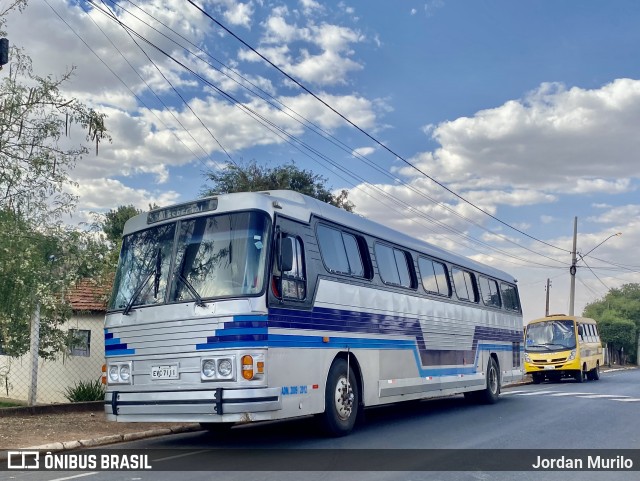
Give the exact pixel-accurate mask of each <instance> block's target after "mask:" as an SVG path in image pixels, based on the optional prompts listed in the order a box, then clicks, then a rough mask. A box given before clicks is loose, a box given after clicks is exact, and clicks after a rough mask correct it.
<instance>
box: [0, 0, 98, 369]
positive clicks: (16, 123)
mask: <svg viewBox="0 0 640 481" xmlns="http://www.w3.org/2000/svg"><path fill="white" fill-rule="evenodd" d="M25 5H26V2H25V1H20V0H18V1H14V2H12V3H10V4H9V5H8V7H7V8H6V9H4V10H1V11H0V30H1V28H2V26H3V25H4V23H5V21H6V19H5V18H4V16H5V15H6V13H7V12H8V11H10V10H16V9H17V10H21V9H22V8H23V7H24V6H25ZM7 70H8V72H7ZM5 72H7V74H6V75H5ZM72 73H73V68H72V69H70V70H68V71H66V72H65V73H64V74H63V75H62V76H61V77H60V78H54V77H52V76H48V77H40V76H38V75H35V74H34V73H33V71H32V68H31V60H30V59H29V57H28V56H27V55H25V54H24V52H22V51H21V50H19V49H17V48H12V49H11V53H10V63H9V65H7V66H5V67H4V69H3V79H2V82H1V83H0V342H1V343H2V346H1V347H2V351H3V353H4V354H8V355H10V356H13V357H17V356H20V355H22V354H24V353H26V352H27V351H28V349H29V335H30V327H29V326H30V322H31V318H32V316H33V313H34V312H35V310H36V306H39V308H40V348H39V354H40V356H41V357H43V358H45V359H47V358H52V357H55V356H56V355H57V353H58V352H59V351H61V350H62V349H64V348H65V346H66V344H67V339H66V333H65V332H64V331H63V330H62V329H61V326H62V324H63V323H64V322H65V321H66V320H67V319H68V317H69V315H70V312H71V310H70V306H69V304H68V302H67V300H66V298H65V293H66V292H68V290H69V289H70V288H71V287H72V286H73V285H74V283H75V282H76V281H77V280H78V279H80V278H82V277H86V276H92V275H93V273H95V272H96V271H97V270H99V269H101V264H102V263H103V261H104V256H103V253H104V243H103V242H101V240H100V238H98V237H96V236H95V235H94V234H93V233H91V232H83V231H76V230H73V229H70V228H67V227H65V226H64V225H63V224H62V222H61V220H60V218H61V215H62V214H63V213H66V212H71V211H72V210H73V208H74V207H75V202H76V199H75V197H74V196H73V195H71V194H70V193H69V190H68V187H69V186H70V185H72V184H73V181H72V179H71V178H70V175H69V172H70V170H71V169H72V168H73V167H74V166H75V165H76V163H77V162H79V161H81V159H82V156H83V155H84V154H86V153H87V152H88V147H87V146H86V143H87V142H91V143H96V145H97V143H99V142H100V141H102V140H105V139H106V140H110V137H109V135H108V134H107V131H106V128H105V116H104V115H103V114H100V113H98V112H96V111H95V110H93V109H91V108H90V107H88V106H86V105H84V104H83V103H81V102H80V101H78V100H76V99H68V98H66V97H65V96H64V95H63V93H62V87H63V85H64V84H65V83H66V82H68V80H69V79H70V78H71V75H72ZM72 125H76V126H78V125H79V126H80V128H81V129H82V130H84V131H85V132H86V135H85V136H84V138H83V139H82V140H81V142H80V144H79V145H72V141H71V139H70V129H71V127H72Z"/></svg>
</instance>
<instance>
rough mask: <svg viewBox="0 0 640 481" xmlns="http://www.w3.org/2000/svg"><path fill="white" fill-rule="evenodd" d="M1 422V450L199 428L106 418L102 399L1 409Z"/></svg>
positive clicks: (54, 447) (72, 445) (89, 443)
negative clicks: (126, 421) (118, 420)
mask: <svg viewBox="0 0 640 481" xmlns="http://www.w3.org/2000/svg"><path fill="white" fill-rule="evenodd" d="M0 425H1V426H2V428H1V429H0V451H2V450H7V449H12V450H13V449H33V450H44V451H62V450H69V449H78V448H82V447H95V446H102V445H105V444H113V443H119V442H123V441H134V440H137V439H144V438H149V437H154V436H163V435H167V434H175V433H181V432H189V431H198V430H201V429H202V428H201V427H200V425H199V424H197V423H196V424H194V423H116V422H112V421H107V419H106V416H105V413H104V403H103V402H101V401H100V402H95V403H69V404H51V405H42V406H32V407H18V408H3V409H0ZM0 458H2V453H1V452H0Z"/></svg>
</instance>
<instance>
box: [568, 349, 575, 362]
mask: <svg viewBox="0 0 640 481" xmlns="http://www.w3.org/2000/svg"><path fill="white" fill-rule="evenodd" d="M575 358H576V350H575V349H573V350H572V351H571V354H569V361H573V360H574V359H575Z"/></svg>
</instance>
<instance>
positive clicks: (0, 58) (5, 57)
mask: <svg viewBox="0 0 640 481" xmlns="http://www.w3.org/2000/svg"><path fill="white" fill-rule="evenodd" d="M6 63H9V39H8V38H0V68H2V66H3V65H4V64H6Z"/></svg>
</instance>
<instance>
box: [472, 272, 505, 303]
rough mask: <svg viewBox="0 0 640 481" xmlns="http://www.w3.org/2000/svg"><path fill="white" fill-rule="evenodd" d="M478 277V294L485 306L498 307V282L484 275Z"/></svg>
mask: <svg viewBox="0 0 640 481" xmlns="http://www.w3.org/2000/svg"><path fill="white" fill-rule="evenodd" d="M478 277H479V279H480V296H481V298H482V302H483V303H484V305H485V306H492V307H500V306H501V303H500V294H498V283H497V282H496V281H494V280H493V279H489V278H488V277H485V276H478Z"/></svg>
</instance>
